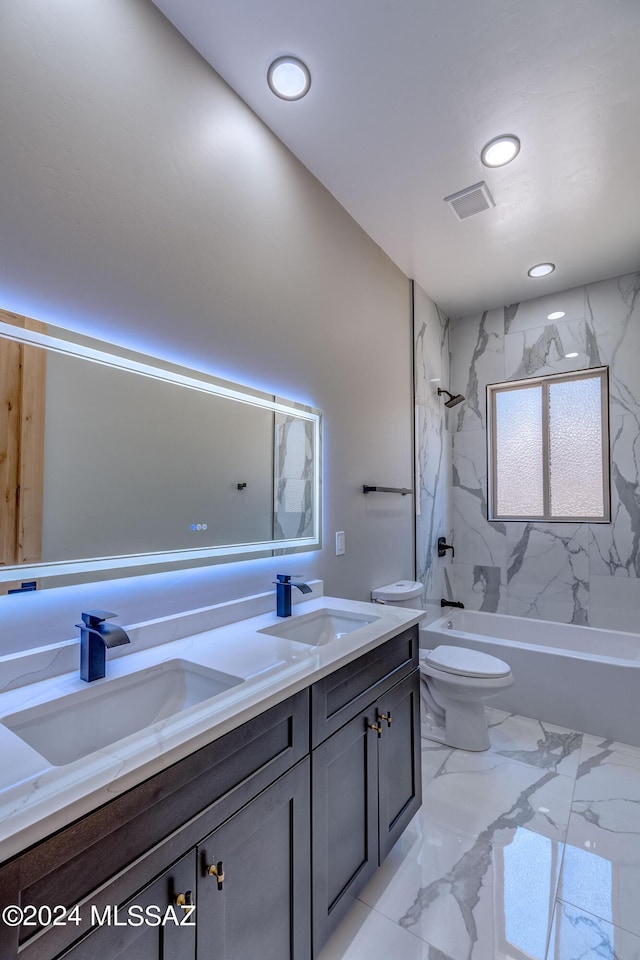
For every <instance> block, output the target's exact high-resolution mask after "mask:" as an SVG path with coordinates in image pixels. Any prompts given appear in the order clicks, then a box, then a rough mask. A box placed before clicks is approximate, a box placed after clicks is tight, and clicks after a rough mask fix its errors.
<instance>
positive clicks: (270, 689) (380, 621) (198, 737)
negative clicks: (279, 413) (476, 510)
mask: <svg viewBox="0 0 640 960" xmlns="http://www.w3.org/2000/svg"><path fill="white" fill-rule="evenodd" d="M323 609H330V610H335V611H344V612H346V613H351V614H362V615H363V616H365V617H368V618H372V617H375V618H376V619H375V620H373V622H371V623H368V624H367V625H365V626H362V627H359V628H358V629H357V630H354V631H353V633H350V634H348V635H346V636H344V637H341V638H340V639H337V640H333V641H331V642H329V643H326V644H325V645H323V646H311V645H308V644H304V643H298V642H295V641H292V640H284V639H279V638H278V637H275V636H269V635H265V634H261V633H259V632H258V631H259V630H262V629H264V628H265V627H272V626H274V625H275V624H277V623H280V624H282V623H283V622H284V623H287V624H289V623H293V622H294V620H296V619H298V618H300V617H301V616H304V615H306V614H308V613H312V612H315V611H317V610H323ZM423 616H424V613H422V612H421V611H419V610H410V609H405V608H401V607H391V606H385V605H378V604H371V603H364V602H360V601H352V600H343V599H339V598H335V597H324V596H322V597H318V598H315V599H311V600H308V601H306V602H304V603H298V604H296V605H295V607H294V613H293V616H292V618H291V619H290V620H286V621H282V620H280V619H279V618H278V617H276V615H275V613H266V614H262V615H260V616H254V617H251V618H250V619H243V620H238V621H237V622H234V623H229V624H226V625H225V626H220V627H217V628H216V629H211V630H206V631H204V632H201V633H197V634H194V635H191V636H187V637H183V638H182V639H177V640H171V641H169V642H163V643H160V644H159V645H157V646H146V648H145V649H140V650H137V649H135V646H134V644H132V649H131V652H130V653H128V654H127V655H125V656H119V657H117V658H115V659H112V660H109V651H108V652H107V671H106V672H107V676H106V678H105V679H104V680H96V681H94V682H93V683H92V684H91V687H92V688H93V687H94V685H99V684H108V683H109V682H110V680H112V679H114V678H116V677H122V676H125V675H128V674H131V673H133V672H135V671H139V670H144V669H146V668H149V667H152V666H154V665H155V664H160V663H163V662H165V661H168V660H176V659H181V660H186V661H189V662H191V663H194V664H197V665H201V666H203V667H210V668H214V669H215V670H218V671H222V672H224V673H227V674H231V675H233V676H235V677H238V678H240V680H241V682H240V683H238V684H237V685H236V686H234V687H232V688H231V689H229V690H226V691H224V692H223V693H220V694H218V695H217V696H215V697H213V698H210V699H209V700H205V701H203V702H201V703H199V704H196V705H194V706H191V707H189V708H188V709H186V710H183V711H182V712H181V713H178V714H175V715H174V716H171V717H169V718H167V719H164V720H162V721H158V722H156V723H154V724H153V725H152V726H149V727H145V728H144V729H143V730H140V731H139V732H137V733H134V734H131V735H130V736H128V737H126V738H125V739H122V740H119V741H117V742H116V743H114V744H111V745H110V746H109V747H105V748H103V749H101V750H97V751H95V752H94V753H91V754H89V755H88V756H84V757H82V758H81V759H78V760H74V761H73V762H71V763H67V764H65V765H64V766H53V765H52V764H51V763H50V762H49V761H47V760H46V759H44V758H43V757H42V756H40V754H39V753H37V752H36V750H35V749H33V748H32V747H31V746H29V745H28V744H27V743H26V742H25V741H23V740H22V739H21V738H20V737H19V736H18V735H17V734H16V733H15V732H13V731H12V730H11V729H9V727H7V726H5V725H4V724H3V722H2V721H3V719H4V718H6V717H8V716H10V715H12V714H14V713H16V712H18V711H22V710H25V709H27V708H29V707H33V706H36V705H38V704H43V703H47V702H49V701H52V700H55V699H57V698H59V697H65V696H67V695H68V694H73V693H75V692H77V691H82V690H86V689H87V686H88V685H87V684H86V683H85V682H84V681H83V680H81V679H80V675H79V670H77V669H76V670H74V672H73V673H65V674H62V675H59V676H54V677H49V678H47V679H42V680H38V681H37V682H35V683H31V684H28V685H27V686H21V687H19V688H17V689H13V690H8V691H7V692H4V693H1V694H0V757H2V763H1V764H0V862H2V861H4V860H6V859H8V858H10V857H12V856H14V855H15V854H17V853H19V852H20V851H21V850H23V849H24V848H26V847H27V846H30V845H31V844H33V843H35V842H37V841H38V840H41V839H43V838H44V837H46V836H48V835H49V834H51V833H53V832H54V831H55V830H59V829H60V828H61V827H64V826H66V825H67V824H69V823H71V822H72V821H73V820H75V819H77V818H78V817H80V816H82V815H84V814H86V813H89V812H90V811H91V810H93V809H95V808H96V807H98V806H100V805H101V804H103V803H105V802H107V801H109V800H111V799H113V798H114V797H115V796H117V795H118V794H121V793H123V792H124V791H125V790H128V789H130V788H131V787H133V786H135V785H136V784H139V783H142V781H144V780H146V779H147V778H148V777H150V776H153V774H155V773H158V772H159V771H160V770H163V769H164V768H166V767H168V766H169V765H171V764H172V763H175V762H176V761H178V760H180V759H182V758H183V757H186V756H188V755H189V754H190V753H193V752H194V751H195V750H198V749H200V748H201V747H203V746H205V745H206V744H207V743H210V742H212V741H213V740H216V739H218V738H219V737H221V736H223V735H224V734H225V733H228V732H229V731H230V730H233V729H234V728H235V727H238V726H240V724H242V723H244V722H245V721H247V720H250V719H251V718H253V717H255V716H257V715H258V714H260V713H262V712H263V711H265V710H267V709H269V707H272V706H274V705H275V704H277V703H280V702H281V701H283V700H285V699H286V698H287V697H290V696H292V695H293V694H294V693H297V692H298V691H299V690H303V689H304V688H305V687H307V686H309V685H310V684H311V683H314V682H315V681H316V680H320V679H321V678H322V677H324V676H327V675H328V674H329V673H332V672H333V671H334V670H337V669H338V668H339V667H342V666H343V665H344V664H346V663H349V662H350V661H351V660H354V659H356V658H357V657H359V656H361V655H362V654H365V653H367V652H368V651H369V650H372V649H374V648H375V647H377V646H379V645H380V644H381V643H384V642H385V640H388V639H389V638H390V637H392V636H393V635H394V634H396V633H398V632H399V631H400V630H402V629H406V628H407V627H410V626H413V625H414V624H416V623H418V622H419V621H420V620H421V619H422V618H423ZM150 629H152V628H150ZM147 642H148V638H147ZM119 649H120V650H125V649H126V648H119Z"/></svg>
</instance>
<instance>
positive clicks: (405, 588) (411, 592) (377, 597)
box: [371, 580, 424, 610]
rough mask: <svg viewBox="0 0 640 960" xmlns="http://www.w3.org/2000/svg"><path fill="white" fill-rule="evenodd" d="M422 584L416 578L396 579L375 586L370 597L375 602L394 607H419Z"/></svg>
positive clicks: (416, 608) (418, 608) (417, 608)
mask: <svg viewBox="0 0 640 960" xmlns="http://www.w3.org/2000/svg"><path fill="white" fill-rule="evenodd" d="M423 590H424V585H423V584H422V583H420V582H419V581H418V580H396V581H395V583H387V584H386V585H385V586H384V587H376V588H375V590H372V591H371V599H372V600H373V601H374V602H377V603H389V604H391V605H392V606H394V607H413V608H414V609H415V610H420V609H421V604H420V599H419V598H420V595H421V594H422V591H423Z"/></svg>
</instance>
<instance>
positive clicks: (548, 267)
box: [527, 263, 556, 277]
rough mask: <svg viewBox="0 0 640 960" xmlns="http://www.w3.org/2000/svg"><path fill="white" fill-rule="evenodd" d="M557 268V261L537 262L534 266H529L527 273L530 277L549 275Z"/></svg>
mask: <svg viewBox="0 0 640 960" xmlns="http://www.w3.org/2000/svg"><path fill="white" fill-rule="evenodd" d="M555 268H556V265H555V263H536V265H535V266H534V267H529V269H528V270H527V273H528V274H529V276H530V277H547V276H548V275H549V274H550V273H553V271H554V270H555Z"/></svg>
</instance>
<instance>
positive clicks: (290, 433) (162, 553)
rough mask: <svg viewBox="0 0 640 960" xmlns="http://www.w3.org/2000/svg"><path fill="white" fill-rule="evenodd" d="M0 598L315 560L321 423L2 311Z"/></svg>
mask: <svg viewBox="0 0 640 960" xmlns="http://www.w3.org/2000/svg"><path fill="white" fill-rule="evenodd" d="M0 397H1V401H2V406H1V411H0V494H1V497H0V592H6V591H7V590H8V589H11V588H15V587H16V586H20V585H21V584H22V583H23V582H25V581H26V580H35V581H37V585H38V586H47V585H56V584H58V583H65V582H67V583H68V582H73V581H74V580H79V579H93V578H98V577H100V576H114V575H117V576H122V575H124V574H126V573H127V572H129V573H141V572H147V571H148V570H149V569H168V568H169V566H170V565H184V564H187V563H188V564H191V565H196V564H199V563H216V562H222V561H224V560H226V559H239V558H240V557H256V556H269V555H272V554H273V553H274V552H276V553H282V552H290V551H296V552H297V551H299V550H310V549H318V548H319V546H320V541H321V506H320V504H321V483H320V478H321V451H320V438H321V413H320V411H319V410H315V409H312V408H310V407H306V406H303V405H301V404H297V403H294V402H290V401H287V400H284V399H283V398H280V397H276V396H270V395H267V394H264V393H261V392H259V391H257V390H253V389H250V388H245V387H241V386H238V385H237V384H231V383H228V382H226V381H222V380H219V379H217V378H214V377H211V376H208V375H206V374H202V373H196V372H194V371H193V370H187V369H185V368H182V367H178V366H176V365H174V364H171V363H167V362H163V361H157V360H151V359H149V358H148V357H145V356H141V355H140V354H135V353H133V352H130V351H126V350H123V349H121V348H117V347H113V346H111V345H109V344H105V343H102V342H98V341H95V340H89V339H88V338H85V337H82V336H79V335H77V334H72V333H70V332H69V331H64V330H62V329H60V328H57V327H52V326H50V325H45V324H43V323H41V322H39V321H35V320H31V319H29V318H26V317H21V316H18V315H16V314H11V313H8V312H5V311H0Z"/></svg>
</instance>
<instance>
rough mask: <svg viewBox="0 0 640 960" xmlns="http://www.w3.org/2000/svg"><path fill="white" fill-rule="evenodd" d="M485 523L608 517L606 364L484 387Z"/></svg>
mask: <svg viewBox="0 0 640 960" xmlns="http://www.w3.org/2000/svg"><path fill="white" fill-rule="evenodd" d="M487 399H488V403H487V410H488V438H489V494H490V495H489V519H490V520H564V521H567V520H586V521H593V522H598V521H599V522H608V521H609V516H610V505H609V436H608V371H607V368H606V367H598V368H596V369H594V370H580V371H578V372H577V373H569V374H553V375H551V376H548V377H537V378H535V379H530V380H522V381H514V382H513V383H505V384H492V385H490V386H489V387H487Z"/></svg>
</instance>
